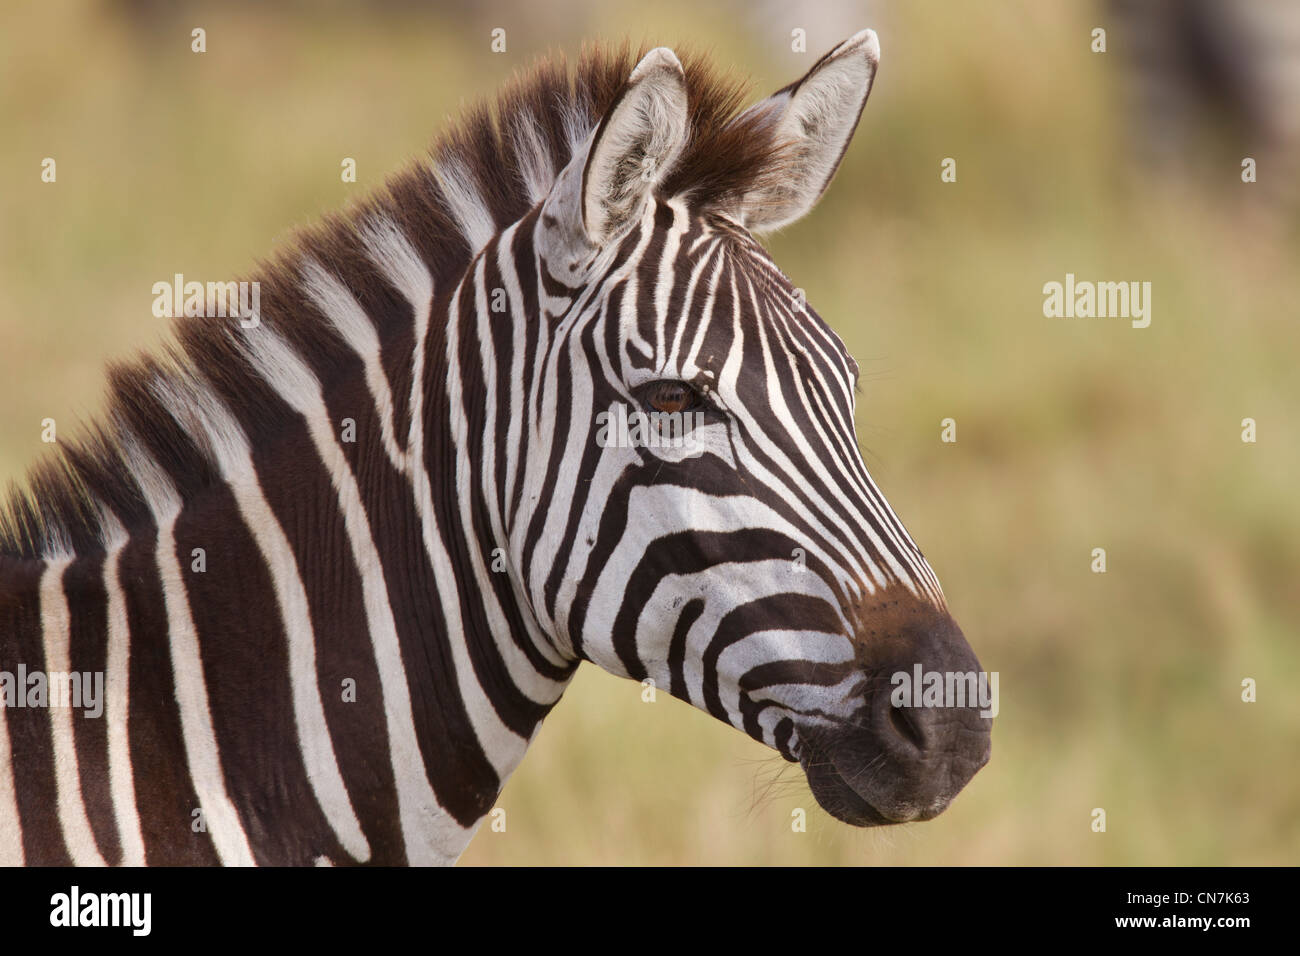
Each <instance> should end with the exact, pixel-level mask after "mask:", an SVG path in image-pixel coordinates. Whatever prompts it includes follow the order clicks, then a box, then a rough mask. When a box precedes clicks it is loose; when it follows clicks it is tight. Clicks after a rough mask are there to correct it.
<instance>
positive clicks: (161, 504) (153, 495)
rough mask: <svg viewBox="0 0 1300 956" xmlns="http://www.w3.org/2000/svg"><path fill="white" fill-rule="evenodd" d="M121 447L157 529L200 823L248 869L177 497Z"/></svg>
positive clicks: (154, 468)
mask: <svg viewBox="0 0 1300 956" xmlns="http://www.w3.org/2000/svg"><path fill="white" fill-rule="evenodd" d="M120 444H121V447H122V450H123V457H124V458H125V459H126V461H127V465H128V468H129V470H130V472H131V474H132V475H133V476H134V477H135V479H136V481H137V483H138V484H139V485H140V488H141V491H142V492H143V494H144V498H145V501H146V503H147V504H148V505H149V508H150V510H151V511H152V512H153V516H154V522H155V524H156V525H157V526H158V538H157V541H156V542H155V547H154V551H155V557H156V563H157V566H158V577H159V580H160V581H161V582H162V589H163V604H164V606H165V608H166V611H167V631H168V635H167V637H168V642H169V645H170V648H171V659H172V675H173V678H174V680H175V685H176V703H177V704H178V706H179V708H180V715H181V736H182V737H183V738H184V741H185V759H186V763H187V765H188V766H189V771H190V779H191V780H192V781H193V783H194V792H195V793H196V794H197V795H198V798H199V805H200V807H201V808H202V809H203V819H204V822H205V823H206V825H207V828H208V833H209V835H210V836H211V837H212V843H213V846H214V847H215V848H216V851H217V856H218V857H219V858H220V860H221V862H222V864H224V865H226V866H252V865H254V860H253V851H252V849H251V848H250V847H249V845H248V837H247V835H246V834H245V833H244V827H243V824H241V823H240V821H239V813H238V812H237V811H236V810H235V805H234V804H233V803H231V801H230V796H229V794H227V793H226V781H225V777H224V776H223V774H222V770H221V756H220V753H219V752H218V748H217V735H216V731H215V730H214V729H213V727H212V711H211V709H210V707H209V706H208V687H207V684H206V683H205V682H204V677H203V660H202V658H201V657H200V655H199V638H198V634H197V632H196V631H195V628H194V618H193V616H192V615H191V614H190V604H189V598H188V597H187V595H186V593H185V581H184V579H183V578H182V577H181V568H180V562H179V561H178V560H177V558H176V542H175V538H174V526H175V524H176V518H177V516H178V515H179V514H180V505H181V503H180V499H179V497H178V496H177V494H176V489H175V487H174V486H173V485H172V483H171V479H170V478H168V477H167V475H166V473H165V472H163V470H162V468H161V467H159V465H158V464H157V462H155V461H154V460H153V459H152V458H150V457H149V455H148V454H147V453H146V452H145V451H144V450H143V449H142V448H141V446H140V445H139V443H138V441H137V440H136V439H135V438H134V437H132V436H131V435H130V434H129V433H128V432H126V431H125V429H124V430H123V433H122V437H121V439H120Z"/></svg>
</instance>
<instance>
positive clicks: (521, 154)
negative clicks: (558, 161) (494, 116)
mask: <svg viewBox="0 0 1300 956" xmlns="http://www.w3.org/2000/svg"><path fill="white" fill-rule="evenodd" d="M510 133H511V136H512V137H513V139H514V148H515V156H516V157H517V158H518V162H519V178H520V179H521V180H522V181H523V184H524V188H525V189H526V190H528V200H529V202H532V203H534V204H536V203H539V202H541V201H542V200H543V199H545V198H546V196H547V194H548V193H550V191H551V187H552V186H553V185H554V184H555V170H554V169H553V168H552V167H551V151H550V150H549V149H548V148H547V147H546V145H545V144H544V143H543V142H542V137H541V133H540V132H539V131H538V128H537V119H536V118H535V117H534V116H533V114H532V113H531V112H529V111H527V110H520V111H519V112H518V113H516V114H515V115H514V117H513V119H512V122H511V128H510Z"/></svg>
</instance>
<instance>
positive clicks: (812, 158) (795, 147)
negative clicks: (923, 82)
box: [732, 30, 880, 232]
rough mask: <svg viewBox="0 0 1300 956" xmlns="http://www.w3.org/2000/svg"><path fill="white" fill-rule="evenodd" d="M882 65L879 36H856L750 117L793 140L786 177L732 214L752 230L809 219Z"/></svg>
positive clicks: (870, 32)
mask: <svg viewBox="0 0 1300 956" xmlns="http://www.w3.org/2000/svg"><path fill="white" fill-rule="evenodd" d="M879 62H880V43H879V41H877V39H876V34H875V31H873V30H863V31H862V32H861V33H855V34H854V35H853V36H851V37H849V38H848V39H847V40H845V41H844V42H843V43H841V44H840V45H839V46H837V47H836V48H835V49H833V50H831V51H830V52H829V53H827V54H826V55H825V56H824V57H822V58H821V59H820V60H818V61H817V62H816V63H815V64H814V65H813V68H812V69H811V70H809V71H808V72H807V74H805V75H804V77H803V79H801V80H797V81H796V82H794V83H791V84H790V85H789V86H787V87H786V88H785V89H783V90H778V91H777V92H776V93H773V94H772V95H771V96H769V97H768V98H767V99H765V100H763V101H762V102H760V103H756V104H755V105H754V106H752V107H750V109H749V110H748V111H747V112H746V113H745V117H746V118H753V117H754V116H755V115H762V116H764V117H765V118H766V119H767V122H769V123H771V124H773V125H774V126H775V136H776V139H777V141H778V142H782V143H788V144H789V148H790V151H791V152H790V153H789V154H788V159H787V162H786V163H783V168H784V170H785V172H783V174H782V175H781V176H778V177H774V178H773V179H772V181H770V182H768V183H766V184H765V185H764V186H762V187H759V188H756V189H754V190H752V191H751V192H750V193H748V194H747V195H745V196H744V197H742V199H741V200H740V201H739V204H738V208H736V209H733V210H732V213H733V215H734V216H735V218H736V219H737V220H739V221H740V222H741V223H743V224H744V225H745V227H746V228H747V229H749V230H750V231H752V232H763V231H766V230H770V229H779V228H780V227H781V226H784V225H788V224H789V223H792V222H794V221H795V220H796V219H799V218H801V217H803V216H804V215H805V214H807V212H808V211H809V210H810V209H812V207H813V206H815V205H816V204H817V200H818V199H820V198H821V195H822V193H824V192H825V191H826V187H827V186H828V185H830V181H831V178H832V177H833V176H834V175H835V170H836V169H838V168H839V165H840V160H841V159H843V158H844V153H845V151H846V150H847V149H848V147H849V140H851V139H852V138H853V132H854V130H856V129H857V127H858V119H859V118H860V117H861V116H862V108H863V107H864V106H866V105H867V96H868V95H869V94H870V93H871V83H872V81H873V80H874V79H875V77H876V65H877V64H878V63H879Z"/></svg>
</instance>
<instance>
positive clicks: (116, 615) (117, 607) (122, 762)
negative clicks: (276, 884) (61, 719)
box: [104, 546, 145, 866]
mask: <svg viewBox="0 0 1300 956" xmlns="http://www.w3.org/2000/svg"><path fill="white" fill-rule="evenodd" d="M121 556H122V552H121V548H120V546H119V547H118V548H117V549H115V550H114V551H113V552H112V553H110V554H109V555H108V557H106V558H105V559H104V591H105V593H106V594H107V595H108V658H107V660H106V662H105V664H104V670H105V675H104V719H105V720H107V721H108V783H109V793H111V794H112V797H113V816H114V818H115V819H116V820H117V834H118V839H119V840H120V841H121V844H122V865H123V866H144V864H145V852H144V836H143V835H142V833H141V831H140V811H139V810H138V809H137V807H136V803H135V780H134V778H133V776H132V769H131V737H130V732H129V721H130V700H131V698H130V679H131V630H130V627H129V625H128V623H127V617H126V597H125V595H124V594H123V592H122V582H121V580H120V578H119V576H118V563H119V562H120V560H121Z"/></svg>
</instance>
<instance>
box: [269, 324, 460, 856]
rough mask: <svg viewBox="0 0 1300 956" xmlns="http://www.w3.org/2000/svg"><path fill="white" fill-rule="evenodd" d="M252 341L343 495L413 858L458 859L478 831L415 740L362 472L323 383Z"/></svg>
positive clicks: (276, 348)
mask: <svg viewBox="0 0 1300 956" xmlns="http://www.w3.org/2000/svg"><path fill="white" fill-rule="evenodd" d="M246 341H247V347H246V352H245V354H246V356H247V358H248V360H249V362H251V363H252V365H253V367H254V368H255V369H257V371H258V373H259V374H260V375H261V376H262V377H263V378H264V379H266V381H267V382H268V383H269V384H270V385H271V386H272V387H273V388H274V389H275V390H276V391H277V392H278V393H279V395H280V396H281V397H282V398H283V399H284V400H285V401H286V402H287V403H288V404H289V405H290V406H291V407H293V408H294V409H295V410H296V411H297V412H298V413H299V414H301V415H302V416H303V417H304V418H305V419H306V421H307V426H308V430H309V432H310V434H311V439H312V443H313V444H314V445H315V446H316V452H317V454H319V455H320V456H321V460H322V461H323V462H324V465H325V470H326V471H327V472H328V473H329V475H330V481H331V483H332V484H333V486H334V491H335V493H336V494H337V495H338V499H339V500H338V505H339V512H340V514H341V515H342V516H343V522H344V527H345V528H346V530H347V535H348V540H349V542H350V544H351V547H352V553H353V558H354V560H355V561H356V565H357V569H358V571H359V572H360V574H361V588H362V595H363V600H364V603H365V612H366V624H367V630H368V631H369V632H370V640H371V644H372V646H373V648H374V652H375V663H376V666H377V667H378V670H379V684H380V689H381V691H382V693H383V699H384V717H385V720H386V723H387V727H388V740H389V751H390V757H391V759H392V766H393V778H394V780H395V782H396V785H397V806H398V814H399V816H400V818H401V824H402V837H403V840H404V842H405V844H406V856H407V860H408V861H409V862H410V863H412V864H415V865H430V864H450V863H454V862H455V860H456V857H457V856H459V855H460V852H461V850H462V849H463V848H464V846H465V844H466V843H468V842H469V838H470V836H472V835H473V833H472V831H471V830H466V829H465V828H463V827H461V826H460V825H459V824H457V823H456V821H455V820H454V818H453V817H452V816H451V814H449V813H447V811H446V810H444V809H443V808H442V806H441V805H440V804H439V803H438V799H437V796H436V795H435V794H434V792H433V788H432V787H431V786H430V785H429V778H428V770H427V768H426V767H425V765H424V757H423V755H422V754H421V752H420V746H419V741H418V740H417V738H416V733H415V718H414V716H413V714H412V711H411V694H410V689H409V687H408V686H407V683H406V669H405V667H404V665H403V664H402V650H401V645H400V643H399V642H398V638H397V626H396V624H395V623H394V621H393V612H392V608H390V607H389V604H388V590H387V585H386V583H385V581H384V570H383V563H382V562H381V561H380V558H379V551H378V550H377V549H376V547H375V542H374V538H373V537H372V536H371V531H370V522H369V520H368V519H367V517H366V509H365V505H364V503H363V502H362V500H361V491H360V489H358V487H357V482H356V477H355V476H354V475H353V474H352V469H351V467H350V466H349V465H348V461H347V459H346V458H345V457H344V456H343V452H342V450H341V449H340V448H339V445H338V441H337V439H336V438H335V435H334V430H333V426H332V425H331V423H330V418H329V410H328V408H327V407H326V405H325V400H324V397H323V396H322V395H321V387H320V382H319V381H317V379H316V376H315V375H314V374H313V373H312V371H311V369H309V368H308V367H307V366H306V365H305V364H304V363H303V361H302V359H300V358H299V357H298V355H297V354H296V353H294V351H293V350H292V349H290V348H289V346H288V345H287V344H286V343H285V342H284V340H283V339H282V338H280V337H279V335H277V334H276V333H275V332H274V331H272V330H271V329H269V328H267V327H266V326H265V325H259V326H258V327H257V328H255V329H251V330H249V334H248V338H247V340H246Z"/></svg>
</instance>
